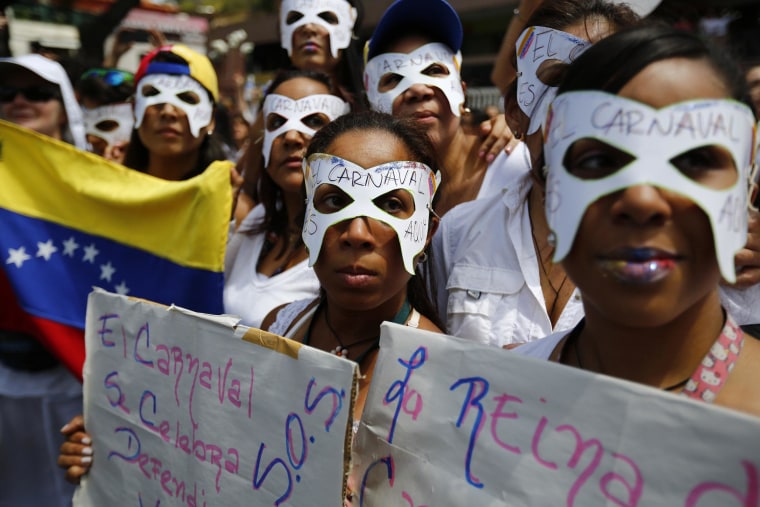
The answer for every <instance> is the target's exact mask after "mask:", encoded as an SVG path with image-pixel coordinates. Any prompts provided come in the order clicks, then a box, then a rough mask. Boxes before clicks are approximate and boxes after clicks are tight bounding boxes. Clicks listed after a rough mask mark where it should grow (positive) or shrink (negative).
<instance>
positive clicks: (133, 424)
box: [75, 291, 357, 507]
mask: <svg viewBox="0 0 760 507" xmlns="http://www.w3.org/2000/svg"><path fill="white" fill-rule="evenodd" d="M234 323H235V320H234V319H232V318H231V317H226V316H208V315H202V314H197V313H192V312H189V311H187V310H182V309H178V308H176V307H165V306H160V305H157V304H153V303H149V302H145V301H138V300H131V299H128V298H126V297H124V296H118V295H114V294H109V293H106V292H103V291H95V292H93V293H92V294H90V297H89V302H88V308H87V323H86V333H85V339H86V345H87V359H86V361H85V368H84V377H85V386H84V401H85V427H86V428H87V431H88V432H89V433H90V434H91V435H92V437H93V444H92V447H93V451H94V455H93V463H92V468H91V469H90V472H89V474H87V476H85V479H84V480H83V481H82V486H81V487H80V488H79V490H78V491H77V493H76V495H75V505H78V506H90V505H93V506H105V505H108V506H115V505H130V506H135V505H140V506H148V505H150V506H151V507H152V506H157V505H160V506H161V507H164V506H204V505H259V506H267V505H272V506H277V505H292V506H311V505H331V506H337V505H341V503H342V499H343V497H344V482H345V472H346V467H347V458H348V456H347V453H348V452H349V451H348V450H347V445H346V444H347V442H349V438H350V435H351V426H352V422H353V410H352V409H353V401H354V393H355V388H356V377H357V371H356V365H355V364H354V363H352V362H350V361H347V360H345V359H342V358H339V357H337V356H334V355H332V354H328V353H326V352H322V351H319V350H316V349H313V348H311V347H306V346H302V345H301V344H299V343H297V342H293V341H291V340H287V339H285V338H280V337H278V336H275V335H272V334H269V333H266V332H263V331H260V330H257V329H249V328H245V327H243V326H239V327H237V328H235V327H234ZM315 499H319V501H318V502H317V503H315Z"/></svg>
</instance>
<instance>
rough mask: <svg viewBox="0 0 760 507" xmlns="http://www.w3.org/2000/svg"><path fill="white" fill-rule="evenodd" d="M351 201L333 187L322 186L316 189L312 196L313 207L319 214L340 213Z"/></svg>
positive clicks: (346, 195)
mask: <svg viewBox="0 0 760 507" xmlns="http://www.w3.org/2000/svg"><path fill="white" fill-rule="evenodd" d="M352 201H353V199H351V198H350V197H349V196H348V194H346V193H345V192H343V191H342V190H341V189H340V188H338V187H336V186H334V185H324V186H321V187H319V188H318V189H317V192H316V194H315V195H314V207H315V208H316V209H317V211H319V212H320V213H325V214H330V213H335V212H336V211H340V210H342V209H343V208H345V207H346V206H348V205H349V204H351V202H352Z"/></svg>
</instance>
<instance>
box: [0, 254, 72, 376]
mask: <svg viewBox="0 0 760 507" xmlns="http://www.w3.org/2000/svg"><path fill="white" fill-rule="evenodd" d="M0 301H2V304H0V329H2V330H6V331H15V332H19V333H26V334H28V335H31V336H33V337H35V338H36V339H38V340H39V341H40V343H42V345H44V346H45V347H46V348H47V349H48V350H49V351H50V352H51V353H52V354H53V355H55V357H57V358H58V360H59V361H61V362H62V363H63V364H64V365H65V366H66V367H67V368H68V369H69V370H70V371H71V372H72V373H73V374H74V375H75V376H76V377H77V378H78V379H79V381H80V382H81V381H82V367H83V366H84V356H85V350H84V330H83V329H79V328H76V327H72V326H67V325H65V324H60V323H58V322H53V321H50V320H48V319H43V318H40V317H34V316H32V315H29V314H28V313H27V312H25V311H24V309H23V308H21V307H20V306H19V304H18V301H17V300H16V295H15V293H14V292H13V287H12V286H11V284H10V282H9V281H8V277H7V276H6V274H5V271H4V270H2V269H0Z"/></svg>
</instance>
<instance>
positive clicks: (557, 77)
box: [536, 60, 568, 88]
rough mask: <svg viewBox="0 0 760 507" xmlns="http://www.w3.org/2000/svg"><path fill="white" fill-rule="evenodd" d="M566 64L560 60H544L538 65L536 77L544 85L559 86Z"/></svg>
mask: <svg viewBox="0 0 760 507" xmlns="http://www.w3.org/2000/svg"><path fill="white" fill-rule="evenodd" d="M567 68H568V64H567V63H566V62H563V61H562V60H546V61H544V62H543V63H542V64H541V65H539V66H538V69H537V70H536V77H537V78H538V79H539V80H540V81H541V82H542V83H544V84H545V85H546V86H551V87H552V88H557V87H559V85H560V84H562V79H563V78H564V77H565V73H566V72H567Z"/></svg>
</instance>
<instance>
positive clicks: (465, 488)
mask: <svg viewBox="0 0 760 507" xmlns="http://www.w3.org/2000/svg"><path fill="white" fill-rule="evenodd" d="M759 436H760V419H756V418H752V417H749V416H745V415H744V414H740V413H738V412H733V411H728V410H724V409H720V408H718V407H715V406H713V405H708V404H705V403H700V402H696V401H692V400H690V399H686V398H684V397H680V396H677V395H674V394H671V393H665V392H662V391H659V390H656V389H651V388H648V387H644V386H640V385H637V384H633V383H630V382H625V381H621V380H618V379H613V378H610V377H604V376H601V375H596V374H592V373H589V372H585V371H581V370H578V369H574V368H569V367H566V366H563V365H559V364H556V363H550V362H545V361H539V360H536V359H533V358H526V357H522V356H519V355H517V354H515V353H514V352H510V351H505V350H500V349H494V348H493V347H485V346H481V345H476V344H473V343H472V342H466V341H463V340H459V339H456V338H452V337H447V336H444V335H437V334H433V333H429V332H425V331H419V330H414V329H411V328H408V327H403V326H398V325H394V324H389V323H386V324H383V328H382V335H381V341H380V354H379V358H378V362H377V365H376V367H375V371H374V375H373V379H372V386H371V388H370V392H369V395H368V398H367V404H366V407H365V409H364V414H363V416H362V421H361V423H360V427H359V432H358V434H357V439H356V442H355V447H354V456H355V457H354V459H355V461H356V463H355V468H354V470H353V471H352V483H353V487H354V489H355V491H356V494H355V496H354V498H355V500H354V502H355V503H354V504H355V505H362V506H386V505H404V506H407V505H408V506H412V507H421V506H433V505H478V506H485V505H510V506H521V505H566V506H577V507H585V506H589V505H616V506H634V505H640V506H649V505H668V506H687V507H697V506H699V507H706V506H717V505H720V506H723V507H732V506H737V507H740V506H741V507H750V506H751V507H757V506H758V505H760V438H758V437H759Z"/></svg>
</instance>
